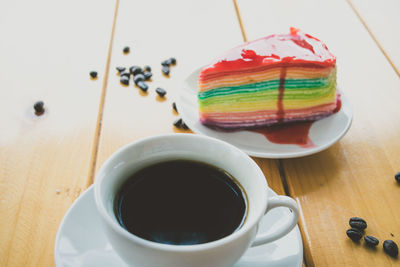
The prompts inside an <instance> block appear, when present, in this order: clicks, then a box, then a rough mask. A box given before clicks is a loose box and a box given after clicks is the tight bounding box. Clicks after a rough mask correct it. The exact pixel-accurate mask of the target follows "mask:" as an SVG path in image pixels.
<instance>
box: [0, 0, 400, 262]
mask: <svg viewBox="0 0 400 267" xmlns="http://www.w3.org/2000/svg"><path fill="white" fill-rule="evenodd" d="M398 11H400V4H399V2H398V1H396V0H386V1H378V0H368V1H366V0H347V1H346V0H325V1H318V0H298V1H294V0H237V1H232V0H220V1H212V0H203V1H195V0H190V1H179V0H170V1H153V0H152V1H130V0H115V1H95V0H87V1H78V0H70V1H57V2H55V1H50V0H37V1H18V2H17V1H13V2H11V1H3V2H0V38H1V39H0V266H52V265H54V259H53V247H54V241H55V236H56V232H57V229H58V226H59V223H60V221H61V219H62V217H63V216H64V214H65V212H66V211H67V209H68V208H69V207H70V205H71V204H72V202H73V201H74V200H75V199H76V198H77V197H78V196H79V195H80V194H81V193H82V192H83V191H84V190H85V189H86V188H87V187H88V186H89V185H90V184H92V183H93V181H94V179H95V175H96V172H97V170H98V169H99V167H100V166H101V165H102V163H103V162H104V161H105V160H106V159H107V157H109V156H110V154H111V153H113V152H114V151H115V150H117V149H118V148H119V147H121V146H122V145H124V144H126V143H128V142H131V141H134V140H137V139H139V138H141V137H145V136H150V135H154V134H161V133H171V132H178V131H179V130H177V129H176V128H174V127H173V126H172V122H173V121H174V120H175V119H177V118H178V117H179V115H178V114H177V113H175V112H173V111H172V109H171V104H172V102H174V100H175V99H176V97H177V93H176V92H177V90H178V88H179V86H180V84H181V82H182V80H183V79H184V78H185V77H186V76H187V75H188V74H189V73H190V72H191V71H192V70H193V69H195V68H197V67H198V66H202V65H204V64H206V63H207V62H209V61H210V60H211V59H213V58H215V57H216V56H218V55H219V54H220V53H222V52H223V51H225V50H226V49H228V48H230V47H233V46H235V45H238V44H240V43H242V42H243V41H244V40H253V39H256V38H258V37H261V36H266V35H269V34H273V33H286V32H287V31H288V29H289V27H290V26H296V27H299V28H301V29H303V30H304V31H306V32H308V33H310V34H312V35H315V36H317V37H318V38H320V39H321V40H323V41H324V42H325V43H327V44H328V46H329V48H330V50H331V51H332V52H333V53H334V54H335V55H336V56H337V58H338V83H339V84H340V86H341V88H342V90H343V92H344V93H345V94H346V96H347V98H348V99H349V100H350V102H351V104H352V107H353V112H354V122H353V125H352V127H351V129H350V131H349V132H348V134H347V135H346V136H345V137H344V138H343V139H342V140H341V141H340V142H338V143H337V144H335V145H333V146H332V147H331V148H329V149H327V150H326V151H323V152H321V153H318V154H315V155H312V156H308V157H303V158H298V159H287V160H286V159H285V160H269V159H260V158H255V161H256V162H257V163H258V164H259V165H260V167H261V168H262V170H263V171H264V173H265V176H266V177H267V180H268V182H269V185H270V187H271V188H272V189H273V190H275V191H276V192H278V193H279V194H287V195H289V196H291V197H293V198H294V199H295V200H296V201H297V202H298V204H299V206H300V209H301V219H300V223H299V225H300V228H301V232H302V236H303V244H304V252H305V253H304V265H306V266H398V265H399V264H400V261H399V260H398V259H393V258H391V257H389V256H387V255H386V254H384V253H383V251H382V245H381V244H382V242H383V240H385V239H393V240H394V241H396V242H397V243H398V244H400V230H399V229H400V213H399V212H398V211H399V209H400V204H399V203H400V191H399V190H400V186H399V185H397V184H396V182H395V180H394V174H395V173H396V172H397V171H400V141H399V139H400V112H399V111H398V110H399V109H398V106H397V104H398V101H399V100H400V81H399V75H400V71H399V69H400V37H399V35H398V33H397V32H398V26H399V25H400V24H399V22H400V21H399V16H398V13H399V12H398ZM124 46H130V47H131V52H130V53H129V54H128V55H124V54H123V53H122V48H123V47H124ZM171 56H174V57H176V58H177V60H178V64H177V66H176V67H173V68H172V70H171V77H170V78H169V79H167V78H165V77H163V76H162V75H161V72H160V62H161V61H162V60H164V59H166V58H169V57H171ZM146 64H147V65H150V66H151V67H152V68H153V73H154V76H153V82H151V83H149V84H150V89H149V92H148V94H142V93H140V91H139V90H138V89H137V88H134V87H133V85H130V86H128V87H123V86H121V84H120V83H119V77H118V76H116V70H115V67H116V66H120V65H121V66H130V65H140V66H143V65H146ZM91 70H97V71H98V72H99V77H98V79H97V80H91V79H89V72H90V71H91ZM156 87H163V88H165V89H166V90H167V91H168V93H167V97H166V99H165V100H164V99H161V98H159V97H157V96H156V93H155V88H156ZM37 100H43V101H44V103H45V108H46V112H45V113H44V115H42V116H39V117H38V116H35V115H34V112H33V109H32V106H33V104H34V103H35V102H36V101H37ZM352 216H360V217H363V218H365V219H366V220H367V222H368V228H367V230H366V233H367V234H370V235H373V236H376V237H378V238H379V239H380V241H381V243H380V245H379V247H378V248H377V249H376V250H373V249H367V248H365V247H364V246H363V245H359V244H356V243H354V242H352V241H351V240H350V239H348V238H347V236H346V234H345V231H346V230H347V228H348V227H349V226H348V219H349V218H350V217H352Z"/></svg>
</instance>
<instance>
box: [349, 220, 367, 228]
mask: <svg viewBox="0 0 400 267" xmlns="http://www.w3.org/2000/svg"><path fill="white" fill-rule="evenodd" d="M349 224H350V226H351V227H352V228H357V229H359V230H364V229H365V228H367V222H366V221H365V220H364V219H362V218H359V217H353V218H350V221H349Z"/></svg>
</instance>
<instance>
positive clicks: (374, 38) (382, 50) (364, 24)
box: [346, 0, 400, 77]
mask: <svg viewBox="0 0 400 267" xmlns="http://www.w3.org/2000/svg"><path fill="white" fill-rule="evenodd" d="M346 2H347V4H349V6H350V7H351V9H352V10H353V12H354V13H355V14H356V16H357V17H358V19H359V20H360V21H361V23H362V25H363V26H364V28H365V29H366V30H367V32H368V33H369V35H370V36H371V38H372V40H374V42H375V43H376V45H377V46H378V48H379V50H381V52H382V54H383V55H384V56H385V58H386V59H387V61H389V63H390V65H391V66H392V68H393V70H394V71H395V72H396V74H397V76H399V77H400V70H399V69H398V68H397V67H396V65H395V64H394V62H393V61H392V60H391V59H390V57H389V55H388V54H387V53H386V50H385V49H384V48H383V46H382V45H381V43H380V42H379V41H378V39H377V38H376V37H375V35H374V34H373V33H372V31H371V29H370V28H369V27H368V25H367V23H366V22H365V20H364V19H363V18H362V17H361V14H360V13H359V12H358V11H357V9H356V7H355V6H354V5H353V2H352V1H351V0H346Z"/></svg>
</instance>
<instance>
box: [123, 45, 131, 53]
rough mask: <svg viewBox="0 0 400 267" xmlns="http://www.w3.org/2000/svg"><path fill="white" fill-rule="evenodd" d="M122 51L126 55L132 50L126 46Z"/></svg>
mask: <svg viewBox="0 0 400 267" xmlns="http://www.w3.org/2000/svg"><path fill="white" fill-rule="evenodd" d="M122 51H123V52H124V54H128V53H129V52H130V51H131V49H130V48H129V46H125V47H124V49H122Z"/></svg>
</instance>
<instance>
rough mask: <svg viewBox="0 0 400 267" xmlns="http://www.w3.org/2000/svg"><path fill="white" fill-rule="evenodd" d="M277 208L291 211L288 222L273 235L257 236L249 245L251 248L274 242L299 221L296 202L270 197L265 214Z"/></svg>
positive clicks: (281, 197) (287, 198) (284, 197)
mask: <svg viewBox="0 0 400 267" xmlns="http://www.w3.org/2000/svg"><path fill="white" fill-rule="evenodd" d="M278 207H287V208H289V209H291V210H292V212H291V213H290V215H289V220H287V221H286V223H284V224H283V225H281V226H280V227H279V228H278V229H277V230H276V231H274V232H273V233H266V234H257V236H256V238H255V240H254V242H253V243H252V244H251V246H252V247H255V246H259V245H263V244H265V243H269V242H271V241H275V240H277V239H279V238H281V237H282V236H284V235H286V234H287V233H289V232H290V231H291V230H292V229H293V228H294V227H295V226H296V224H297V220H298V219H299V209H298V207H297V203H296V201H294V200H293V199H292V198H290V197H286V196H274V197H270V198H268V207H267V209H266V211H265V214H267V213H268V212H269V211H270V210H272V209H275V208H278Z"/></svg>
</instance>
